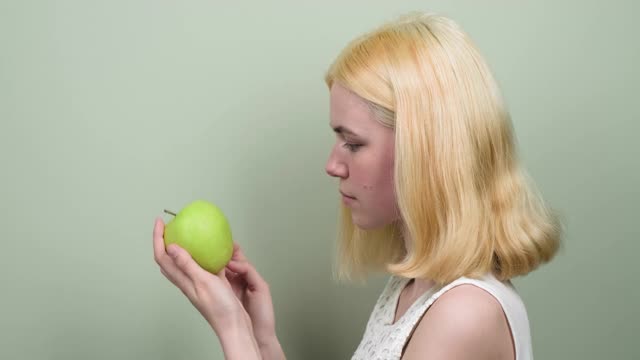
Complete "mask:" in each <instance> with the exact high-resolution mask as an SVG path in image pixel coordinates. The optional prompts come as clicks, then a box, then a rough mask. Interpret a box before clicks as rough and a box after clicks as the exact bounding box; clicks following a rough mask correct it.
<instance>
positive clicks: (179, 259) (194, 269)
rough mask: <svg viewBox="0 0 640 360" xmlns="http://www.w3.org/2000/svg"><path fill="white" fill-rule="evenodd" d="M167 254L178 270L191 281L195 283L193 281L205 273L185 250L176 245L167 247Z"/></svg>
mask: <svg viewBox="0 0 640 360" xmlns="http://www.w3.org/2000/svg"><path fill="white" fill-rule="evenodd" d="M167 253H168V254H169V256H170V257H171V258H172V259H173V262H174V263H175V264H176V266H177V267H178V269H180V270H182V272H183V273H185V274H186V275H187V276H188V277H189V278H190V279H191V280H192V281H195V279H197V278H198V277H199V276H201V274H202V272H203V271H205V270H203V269H202V268H201V267H200V265H198V263H196V262H195V260H193V258H192V257H191V254H189V253H188V252H187V250H185V249H183V248H181V247H180V246H178V245H176V244H171V245H169V246H168V247H167Z"/></svg>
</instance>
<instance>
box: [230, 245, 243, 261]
mask: <svg viewBox="0 0 640 360" xmlns="http://www.w3.org/2000/svg"><path fill="white" fill-rule="evenodd" d="M231 259H233V260H239V261H246V260H247V257H246V256H245V255H244V253H243V252H242V249H241V248H240V245H239V244H238V243H233V255H232V256H231Z"/></svg>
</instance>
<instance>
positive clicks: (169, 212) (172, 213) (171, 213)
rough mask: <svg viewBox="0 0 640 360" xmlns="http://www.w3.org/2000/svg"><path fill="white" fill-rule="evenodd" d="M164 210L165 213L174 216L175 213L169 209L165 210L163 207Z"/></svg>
mask: <svg viewBox="0 0 640 360" xmlns="http://www.w3.org/2000/svg"><path fill="white" fill-rule="evenodd" d="M164 212H166V213H167V214H169V215H173V216H176V213H174V212H171V211H169V210H167V209H164Z"/></svg>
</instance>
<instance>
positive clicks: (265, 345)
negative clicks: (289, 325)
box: [257, 334, 286, 360]
mask: <svg viewBox="0 0 640 360" xmlns="http://www.w3.org/2000/svg"><path fill="white" fill-rule="evenodd" d="M257 343H258V347H259V349H260V354H262V358H263V359H264V360H284V359H286V357H285V355H284V350H283V349H282V345H281V344H280V341H278V338H277V337H276V335H275V334H273V336H271V337H269V338H261V339H258V340H257Z"/></svg>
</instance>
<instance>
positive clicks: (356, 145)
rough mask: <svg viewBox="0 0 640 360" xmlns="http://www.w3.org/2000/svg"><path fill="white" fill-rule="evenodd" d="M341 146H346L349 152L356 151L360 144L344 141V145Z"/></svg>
mask: <svg viewBox="0 0 640 360" xmlns="http://www.w3.org/2000/svg"><path fill="white" fill-rule="evenodd" d="M342 146H343V147H345V148H347V149H348V150H349V151H351V152H356V151H358V149H359V148H360V147H361V146H362V145H360V144H351V143H344V145H342Z"/></svg>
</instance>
